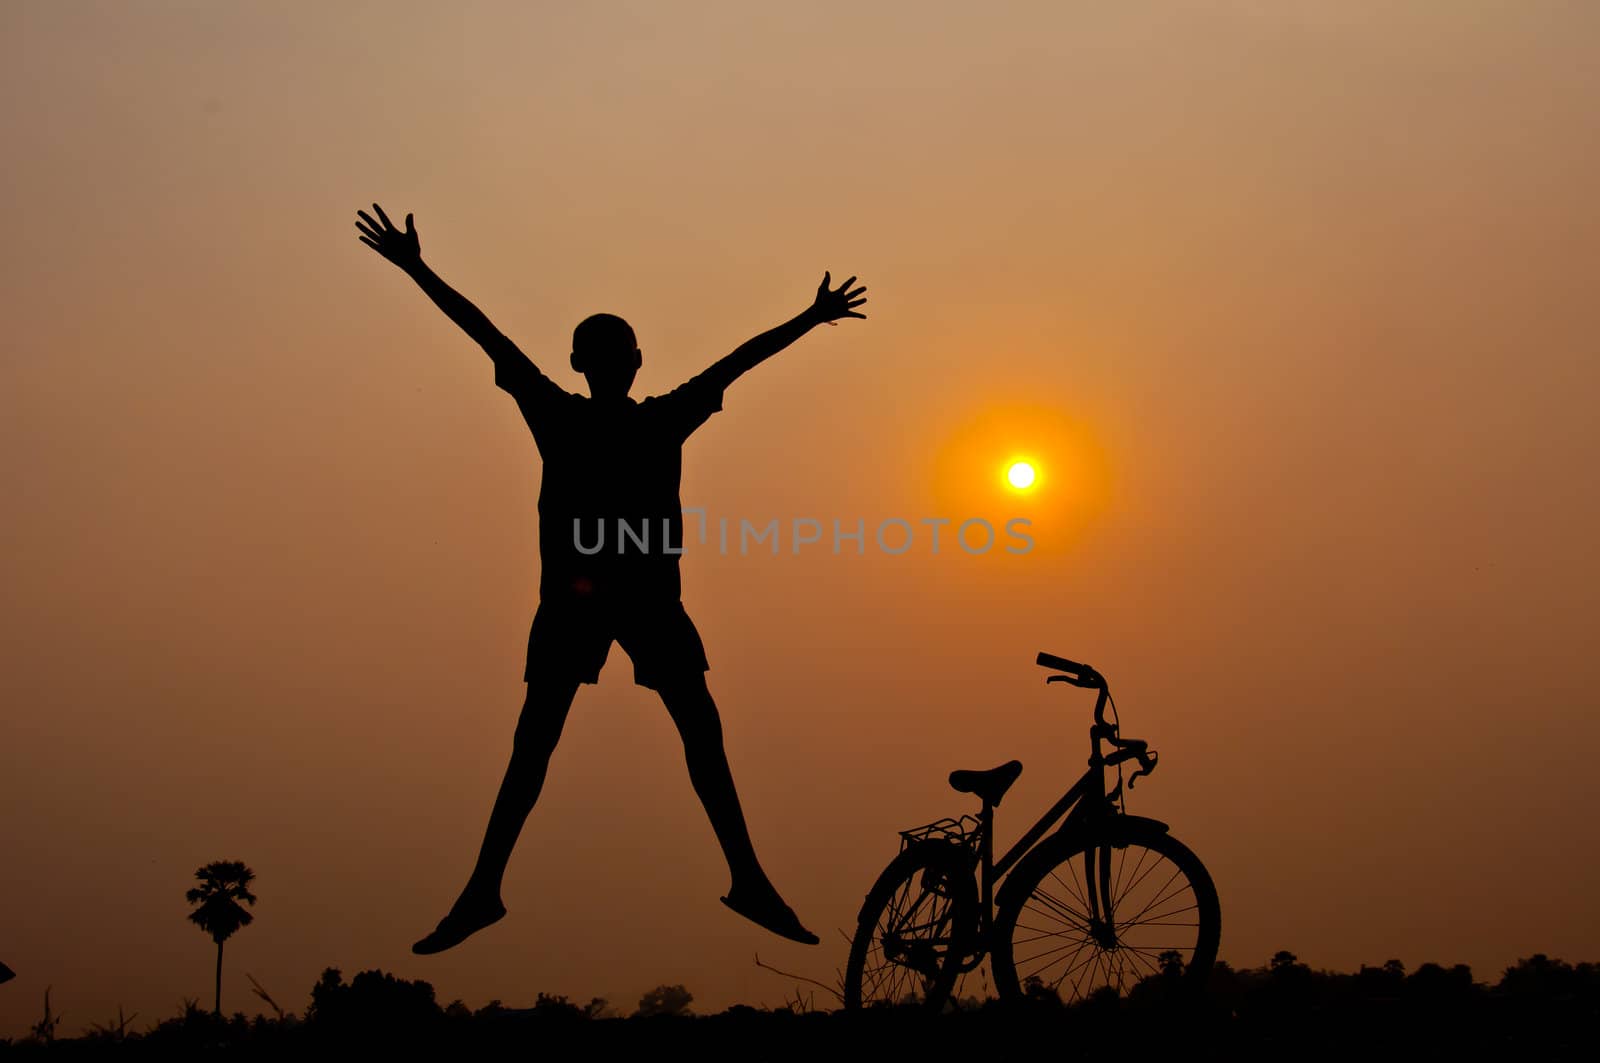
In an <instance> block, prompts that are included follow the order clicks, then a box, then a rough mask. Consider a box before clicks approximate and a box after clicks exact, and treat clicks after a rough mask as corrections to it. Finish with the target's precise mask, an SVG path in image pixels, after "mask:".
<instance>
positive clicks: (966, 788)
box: [950, 760, 1022, 806]
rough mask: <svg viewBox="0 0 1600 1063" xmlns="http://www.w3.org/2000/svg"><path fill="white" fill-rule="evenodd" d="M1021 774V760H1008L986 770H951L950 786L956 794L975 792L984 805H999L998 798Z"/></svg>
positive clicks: (1004, 793) (1002, 795)
mask: <svg viewBox="0 0 1600 1063" xmlns="http://www.w3.org/2000/svg"><path fill="white" fill-rule="evenodd" d="M1021 774H1022V761H1020V760H1008V761H1006V762H1005V763H1004V764H1002V765H1000V766H999V767H998V768H990V769H989V770H988V771H953V772H951V773H950V788H951V789H952V790H954V791H955V792H956V793H958V794H976V795H977V796H978V797H979V798H981V799H982V801H983V803H984V804H986V805H995V806H999V804H1000V799H1001V798H1002V797H1004V796H1005V795H1006V791H1007V790H1009V789H1011V784H1012V783H1014V782H1016V781H1017V776H1019V775H1021Z"/></svg>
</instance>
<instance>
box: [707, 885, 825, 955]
mask: <svg viewBox="0 0 1600 1063" xmlns="http://www.w3.org/2000/svg"><path fill="white" fill-rule="evenodd" d="M722 903H723V904H726V905H727V906H728V907H729V908H731V909H733V910H734V911H736V912H738V913H739V914H740V915H742V916H744V917H745V918H746V919H748V920H750V921H751V922H752V923H754V924H756V925H757V926H759V927H763V928H765V929H767V930H770V931H772V932H773V933H774V934H777V935H778V936H779V937H783V938H788V939H789V940H790V941H798V942H800V944H802V945H815V944H816V943H817V935H815V934H813V933H812V932H811V931H809V930H807V929H806V928H805V927H804V926H803V925H801V923H800V917H799V916H797V915H795V914H794V909H792V908H790V907H789V906H788V905H787V904H784V903H783V898H782V897H779V896H778V891H777V890H774V889H772V888H771V887H770V886H769V887H768V888H767V889H766V890H765V891H756V890H740V889H731V890H729V891H728V895H727V896H726V897H723V898H722Z"/></svg>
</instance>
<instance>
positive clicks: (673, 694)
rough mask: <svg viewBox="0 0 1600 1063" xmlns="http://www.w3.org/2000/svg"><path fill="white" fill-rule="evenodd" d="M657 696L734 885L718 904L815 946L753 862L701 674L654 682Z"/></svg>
mask: <svg viewBox="0 0 1600 1063" xmlns="http://www.w3.org/2000/svg"><path fill="white" fill-rule="evenodd" d="M656 690H657V692H658V693H659V694H660V695H661V700H662V701H663V702H664V703H665V704H666V706H667V712H668V713H670V714H671V716H672V722H673V723H675V724H677V726H678V734H679V735H680V736H681V737H682V738H683V752H684V757H685V759H686V760H687V761H688V763H689V781H690V783H692V784H693V785H694V792H695V794H696V795H698V796H699V798H700V803H701V804H702V805H704V806H705V810H706V816H707V817H708V818H709V819H710V820H711V829H712V831H714V832H715V833H716V836H717V841H718V843H719V844H721V846H722V855H723V856H724V857H725V858H726V859H727V861H728V871H729V873H730V874H731V875H732V877H733V885H732V887H731V888H730V889H729V890H728V895H727V896H726V897H724V898H723V903H724V904H726V905H727V906H728V907H730V908H732V909H733V910H734V911H736V912H738V913H739V914H740V915H743V916H744V917H745V918H747V919H750V920H752V921H754V922H756V923H759V924H760V925H761V926H764V927H766V928H767V929H768V930H771V931H772V932H773V933H775V934H780V935H782V936H783V937H787V938H790V939H792V940H795V941H800V942H804V943H806V944H811V945H815V944H816V943H817V937H816V935H815V934H812V933H811V932H810V931H809V930H807V929H806V928H805V927H804V926H802V925H801V923H800V920H799V918H797V917H796V916H795V914H794V912H793V911H792V910H791V909H790V908H789V906H788V905H787V904H785V903H784V901H783V898H782V897H781V896H780V895H779V893H778V891H777V889H776V888H775V887H774V886H773V885H772V882H771V880H770V879H768V878H767V873H766V872H765V871H764V870H762V868H761V863H760V861H758V860H757V859H756V851H755V847H754V846H753V845H752V844H751V843H750V831H749V828H748V827H747V826H746V825H745V821H744V810H743V809H742V808H741V807H740V805H739V793H738V791H737V790H736V789H735V788H734V785H733V773H732V771H730V770H729V768H728V756H727V753H726V751H725V749H724V748H723V743H722V718H721V717H720V716H719V715H718V714H717V705H716V702H715V701H713V700H712V698H711V691H710V690H708V689H707V688H706V678H705V674H704V673H703V672H688V673H680V674H679V675H677V676H675V677H674V678H672V679H663V680H661V681H660V682H658V683H657V684H656Z"/></svg>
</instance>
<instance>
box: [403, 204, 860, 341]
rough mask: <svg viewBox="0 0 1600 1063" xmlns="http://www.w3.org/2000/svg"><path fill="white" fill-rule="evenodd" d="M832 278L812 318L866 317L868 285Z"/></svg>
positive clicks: (821, 291) (825, 282) (819, 293)
mask: <svg viewBox="0 0 1600 1063" xmlns="http://www.w3.org/2000/svg"><path fill="white" fill-rule="evenodd" d="M374 205H376V204H374ZM380 250H381V249H380ZM832 279H833V278H832V275H831V274H829V273H824V274H823V275H822V284H820V285H819V286H818V287H817V298H816V301H815V302H813V303H812V304H811V309H810V314H811V316H812V318H814V319H815V320H817V321H822V322H826V323H827V324H829V325H832V324H833V323H834V322H836V321H838V320H839V319H840V318H841V317H859V318H865V317H866V316H867V315H866V314H858V313H856V309H855V308H856V307H858V306H860V305H861V304H862V303H864V302H866V301H867V298H866V296H865V295H864V294H863V293H864V292H865V291H866V290H867V289H866V287H865V286H863V287H860V288H857V289H856V290H855V291H850V285H852V284H854V283H855V282H856V279H855V278H854V277H851V278H850V279H849V280H847V281H845V282H844V283H843V284H841V285H839V287H838V290H836V291H830V290H829V288H828V284H829V283H830V282H831V281H832Z"/></svg>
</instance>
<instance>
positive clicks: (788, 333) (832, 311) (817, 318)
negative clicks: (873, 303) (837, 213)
mask: <svg viewBox="0 0 1600 1063" xmlns="http://www.w3.org/2000/svg"><path fill="white" fill-rule="evenodd" d="M855 282H856V279H855V278H854V277H851V278H850V279H849V280H847V281H845V282H844V283H843V284H841V285H839V287H838V289H837V290H833V289H830V288H829V287H828V285H829V284H830V283H832V276H831V274H828V273H824V274H823V275H822V283H821V284H820V285H819V286H818V287H817V297H816V299H815V300H813V301H812V303H811V305H810V306H808V307H806V308H805V309H804V310H802V311H800V313H798V314H796V315H795V316H794V317H792V318H790V319H789V320H788V321H785V322H784V323H783V324H781V325H779V326H778V327H777V328H772V329H768V330H767V331H766V332H763V333H762V334H761V335H759V336H756V337H754V338H752V339H749V340H746V341H745V342H744V343H742V344H740V345H739V346H738V347H736V348H734V350H733V352H732V353H731V354H728V355H726V356H724V357H723V358H721V359H719V360H718V361H716V362H715V363H713V364H712V366H711V368H709V369H707V370H706V371H705V372H704V373H702V374H701V377H702V379H705V380H706V381H707V382H709V383H711V384H712V385H714V386H715V387H716V389H717V390H718V391H721V390H722V389H723V388H726V387H727V386H728V385H729V384H731V383H733V382H734V381H735V380H737V379H739V378H740V377H741V376H743V375H744V374H745V373H746V372H748V371H749V370H751V369H753V368H755V367H756V366H758V365H760V364H761V363H762V362H764V361H766V360H767V359H768V358H771V357H772V356H773V355H775V354H777V353H778V352H779V351H781V350H783V349H784V348H785V347H787V346H789V344H791V343H793V342H794V341H795V340H797V339H799V338H800V337H801V336H804V335H805V334H806V333H807V332H810V331H811V330H812V329H813V328H815V327H817V326H818V325H821V324H824V323H829V324H831V323H832V322H834V321H837V320H839V319H840V318H842V317H859V318H865V317H866V316H867V315H866V314H858V313H856V309H855V308H856V307H858V306H860V305H861V304H862V303H864V302H866V301H867V299H866V296H865V294H864V293H865V292H866V290H867V289H866V288H865V287H861V288H857V289H855V290H854V291H851V290H850V285H852V284H854V283H855Z"/></svg>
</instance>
